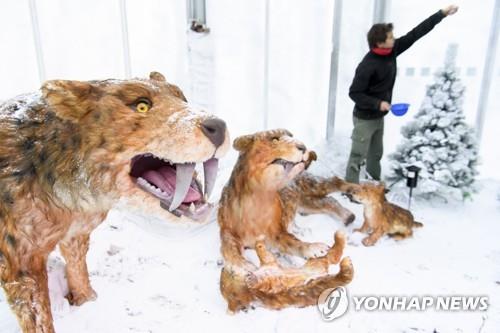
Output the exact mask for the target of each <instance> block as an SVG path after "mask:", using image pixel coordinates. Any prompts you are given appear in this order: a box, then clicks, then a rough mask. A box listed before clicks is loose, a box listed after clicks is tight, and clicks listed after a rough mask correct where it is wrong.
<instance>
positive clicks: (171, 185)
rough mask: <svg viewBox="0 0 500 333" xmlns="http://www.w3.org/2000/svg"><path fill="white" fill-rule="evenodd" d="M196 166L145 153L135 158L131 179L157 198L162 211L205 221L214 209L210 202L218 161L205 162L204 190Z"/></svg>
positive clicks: (213, 159) (212, 159)
mask: <svg viewBox="0 0 500 333" xmlns="http://www.w3.org/2000/svg"><path fill="white" fill-rule="evenodd" d="M195 167H196V164H195V163H172V162H170V161H168V160H166V159H162V158H160V157H158V156H155V155H153V154H151V153H146V154H141V155H136V156H134V157H133V158H132V161H131V166H130V176H131V177H132V178H133V179H134V180H135V181H136V184H137V186H139V187H140V188H141V189H142V190H144V191H145V192H147V193H149V194H151V195H153V196H154V197H156V198H158V199H159V202H160V206H161V207H162V208H163V209H166V210H168V211H169V212H170V213H172V214H174V215H176V216H178V217H180V216H182V215H184V216H187V217H189V218H191V219H193V220H202V219H204V218H205V217H206V216H207V214H208V213H210V210H211V209H210V208H211V207H212V205H211V204H210V203H208V202H207V199H208V197H209V196H210V193H211V192H212V190H213V187H214V184H215V180H216V178H217V169H218V160H217V159H216V158H211V159H209V160H206V161H205V162H203V171H204V174H205V175H204V180H205V181H204V186H203V189H202V186H201V184H200V182H199V181H198V180H197V179H196V172H195Z"/></svg>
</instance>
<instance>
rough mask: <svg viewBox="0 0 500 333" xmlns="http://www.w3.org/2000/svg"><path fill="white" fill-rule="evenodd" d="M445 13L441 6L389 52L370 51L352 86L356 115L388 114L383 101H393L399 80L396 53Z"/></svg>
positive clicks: (400, 39) (395, 43)
mask: <svg viewBox="0 0 500 333" xmlns="http://www.w3.org/2000/svg"><path fill="white" fill-rule="evenodd" d="M444 17H445V15H444V14H443V12H442V11H441V10H440V11H438V12H437V13H435V14H433V15H431V16H430V17H429V18H427V19H426V20H425V21H423V22H422V23H420V24H419V25H418V26H416V27H415V28H413V30H411V31H410V32H408V33H407V34H406V35H404V36H402V37H400V38H398V39H396V40H395V41H394V48H393V49H392V52H391V53H390V54H389V55H378V54H375V53H373V52H372V51H370V52H368V53H367V54H366V55H365V56H364V58H363V60H362V61H361V62H360V63H359V65H358V67H357V68H356V74H355V75H354V79H353V80H352V84H351V87H350V88H349V97H351V99H352V100H353V101H354V103H355V105H354V116H355V117H357V118H360V119H376V118H381V117H384V116H385V115H386V114H387V112H381V111H380V109H379V107H380V103H381V102H382V101H386V102H388V103H391V99H392V89H393V88H394V82H395V81H396V69H397V65H396V57H397V56H398V55H400V54H401V53H403V52H404V51H406V50H407V49H408V48H409V47H410V46H412V45H413V43H415V42H416V41H417V40H418V39H419V38H421V37H423V36H424V35H425V34H427V33H428V32H429V31H431V30H432V28H434V26H435V25H436V24H438V23H439V22H441V20H442V19H443V18H444Z"/></svg>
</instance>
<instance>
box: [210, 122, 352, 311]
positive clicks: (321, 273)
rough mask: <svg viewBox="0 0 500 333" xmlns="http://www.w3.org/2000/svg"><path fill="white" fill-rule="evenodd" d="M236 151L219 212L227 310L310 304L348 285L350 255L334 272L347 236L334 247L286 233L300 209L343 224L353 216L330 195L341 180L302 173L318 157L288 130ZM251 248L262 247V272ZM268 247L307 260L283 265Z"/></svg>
mask: <svg viewBox="0 0 500 333" xmlns="http://www.w3.org/2000/svg"><path fill="white" fill-rule="evenodd" d="M233 146H234V148H235V149H237V150H238V151H239V152H240V155H239V159H238V161H237V163H236V165H235V167H234V169H233V173H232V175H231V178H230V180H229V182H228V184H227V185H226V187H225V188H224V190H223V193H222V197H221V201H220V204H219V212H218V222H219V225H220V233H221V242H222V247H221V250H222V255H223V257H224V260H225V266H224V268H223V270H222V273H221V291H222V294H223V296H224V297H225V299H226V300H227V302H228V308H229V310H230V311H232V312H235V311H239V310H242V309H245V308H246V307H248V306H249V305H251V304H252V303H253V302H259V303H261V304H263V305H264V306H266V307H269V308H273V309H281V308H284V307H287V306H292V305H293V306H299V307H300V306H307V305H312V304H314V303H315V302H316V301H317V298H318V297H319V295H320V294H321V292H322V291H323V290H324V289H327V288H333V287H336V286H341V285H345V284H347V283H349V282H350V281H351V280H352V277H353V268H352V264H351V262H350V260H349V258H344V259H343V260H342V262H341V265H340V271H339V273H338V274H336V275H329V274H328V266H329V265H330V264H336V263H338V262H339V261H340V258H341V256H342V252H343V249H344V245H345V236H344V235H343V234H342V233H337V234H336V238H335V244H334V245H333V247H332V248H330V247H329V246H328V245H326V244H323V243H307V242H303V241H301V240H299V239H298V238H297V237H295V236H294V235H293V234H291V233H290V232H289V231H288V230H289V227H290V224H291V222H293V220H294V217H295V214H296V212H297V211H303V212H306V213H326V214H330V215H333V216H335V217H340V218H341V219H343V220H344V221H345V222H348V221H349V220H351V219H353V218H354V217H350V216H351V215H352V213H350V212H348V211H347V210H345V209H344V208H343V207H341V206H340V205H339V204H338V203H337V202H336V201H334V200H331V199H330V198H328V197H327V195H328V194H329V193H331V192H333V191H340V190H342V189H343V185H344V183H343V181H341V180H340V179H338V178H336V177H333V178H316V177H314V176H312V175H310V174H307V173H304V172H303V170H304V169H305V167H306V166H308V165H309V164H310V163H311V161H312V160H313V159H315V154H314V153H313V152H309V151H307V149H306V147H305V146H304V145H303V144H302V143H301V142H299V141H297V140H295V139H293V138H292V135H291V134H290V133H289V132H288V131H286V130H270V131H264V132H259V133H256V134H253V135H246V136H243V137H239V138H237V139H236V140H235V141H234V143H233ZM344 217H345V218H344ZM245 248H252V249H256V251H257V253H258V255H259V258H260V260H261V266H260V267H259V268H257V267H255V266H254V265H253V264H252V263H250V262H249V261H247V259H246V258H245V257H244V255H243V250H244V249H245ZM267 248H272V249H273V250H277V251H279V252H280V253H284V254H290V255H296V256H301V257H303V258H306V259H308V261H307V262H306V264H305V265H304V266H303V267H300V268H284V267H282V266H280V265H279V264H278V263H277V262H276V260H275V258H274V256H273V255H272V254H271V253H270V252H268V250H267Z"/></svg>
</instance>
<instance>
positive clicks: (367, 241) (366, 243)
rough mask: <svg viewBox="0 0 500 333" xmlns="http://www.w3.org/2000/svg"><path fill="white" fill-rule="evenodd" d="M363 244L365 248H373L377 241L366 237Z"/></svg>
mask: <svg viewBox="0 0 500 333" xmlns="http://www.w3.org/2000/svg"><path fill="white" fill-rule="evenodd" d="M361 242H362V243H363V245H364V246H373V245H374V244H375V243H376V242H377V241H376V240H374V239H372V238H370V237H365V238H363V240H362V241H361Z"/></svg>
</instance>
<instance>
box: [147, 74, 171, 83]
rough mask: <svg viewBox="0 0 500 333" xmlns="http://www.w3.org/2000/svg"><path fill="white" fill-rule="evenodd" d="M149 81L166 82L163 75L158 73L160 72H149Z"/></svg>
mask: <svg viewBox="0 0 500 333" xmlns="http://www.w3.org/2000/svg"><path fill="white" fill-rule="evenodd" d="M149 79H150V80H155V81H162V82H166V81H167V80H166V79H165V76H163V74H162V73H160V72H151V73H149Z"/></svg>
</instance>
